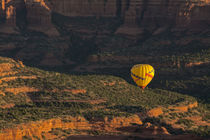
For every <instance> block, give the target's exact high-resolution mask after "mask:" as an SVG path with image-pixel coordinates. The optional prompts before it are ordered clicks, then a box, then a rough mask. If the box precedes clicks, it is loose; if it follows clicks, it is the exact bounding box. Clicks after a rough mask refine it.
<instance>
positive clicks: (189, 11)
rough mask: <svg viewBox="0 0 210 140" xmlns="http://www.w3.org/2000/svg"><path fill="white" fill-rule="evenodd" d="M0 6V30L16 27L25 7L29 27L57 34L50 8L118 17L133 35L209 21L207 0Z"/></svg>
mask: <svg viewBox="0 0 210 140" xmlns="http://www.w3.org/2000/svg"><path fill="white" fill-rule="evenodd" d="M0 6H1V7H0V17H4V18H5V23H4V24H3V25H0V27H1V29H0V31H2V30H5V31H6V32H10V30H9V29H6V28H5V26H7V27H10V28H16V26H17V22H18V20H19V19H20V17H21V16H20V17H19V16H18V14H17V13H18V11H20V10H21V9H22V10H23V9H24V8H25V9H26V11H27V15H26V17H25V18H26V21H27V23H28V28H29V29H33V30H36V31H41V32H44V33H46V34H48V35H58V32H57V30H56V29H55V28H54V27H53V24H52V23H51V16H52V12H56V13H59V14H61V15H64V16H68V17H78V16H79V17H90V16H94V17H120V18H122V19H123V20H124V24H123V25H122V27H120V28H125V29H126V30H125V31H127V30H128V29H127V28H128V27H129V28H131V32H133V31H134V30H133V28H135V31H137V33H135V35H138V34H141V33H142V29H147V30H149V31H150V32H154V34H157V33H161V32H163V31H165V30H166V29H167V28H169V27H173V30H172V31H177V30H183V29H184V30H185V29H188V30H190V31H200V30H203V29H206V28H209V24H210V1H209V0H197V1H193V0H176V1H175V0H97V1H96V0H0ZM139 26H140V27H141V28H138V27H139ZM2 27H4V28H2ZM121 30H122V31H121ZM121 30H120V32H123V31H124V29H121Z"/></svg>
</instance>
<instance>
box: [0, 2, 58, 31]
mask: <svg viewBox="0 0 210 140" xmlns="http://www.w3.org/2000/svg"><path fill="white" fill-rule="evenodd" d="M0 2H1V9H0V12H1V13H0V17H3V18H5V23H4V24H3V25H1V29H0V31H1V32H6V33H13V32H14V30H11V29H10V30H8V27H9V28H16V27H17V25H18V22H23V21H21V20H26V22H27V23H28V29H33V30H36V31H42V32H45V33H47V34H48V35H51V34H58V33H57V31H56V30H55V28H54V27H53V25H52V23H51V7H50V4H49V3H48V2H46V1H44V0H1V1H0ZM24 15H25V17H24ZM5 26H6V27H7V28H6V27H5ZM24 28H26V27H24Z"/></svg>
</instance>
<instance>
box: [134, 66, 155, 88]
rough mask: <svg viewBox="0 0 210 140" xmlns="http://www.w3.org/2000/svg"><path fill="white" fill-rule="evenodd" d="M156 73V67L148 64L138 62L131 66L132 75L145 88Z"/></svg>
mask: <svg viewBox="0 0 210 140" xmlns="http://www.w3.org/2000/svg"><path fill="white" fill-rule="evenodd" d="M154 75H155V70H154V68H153V67H152V66H151V65H148V64H137V65H134V66H133V67H132V68H131V77H132V78H133V80H134V82H135V83H136V84H137V85H138V86H140V87H141V88H142V89H143V90H144V88H145V87H146V86H147V85H148V84H149V83H150V82H151V80H152V78H153V77H154Z"/></svg>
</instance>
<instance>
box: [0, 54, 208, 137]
mask: <svg viewBox="0 0 210 140" xmlns="http://www.w3.org/2000/svg"><path fill="white" fill-rule="evenodd" d="M165 71H167V69H166V70H165ZM0 72H1V73H0V81H1V84H0V128H1V133H0V139H1V140H3V139H67V138H68V137H69V136H72V135H125V136H129V138H131V139H136V138H160V136H161V137H165V138H166V139H171V138H172V137H173V138H175V139H176V138H177V139H179V138H186V137H187V138H191V137H192V136H191V135H196V136H203V138H205V137H208V136H209V114H208V113H209V108H208V107H209V104H208V102H205V100H204V99H200V100H199V98H198V97H196V96H194V97H193V96H191V95H185V94H180V93H178V92H172V91H169V90H167V89H161V88H157V87H154V88H146V89H145V90H144V92H142V90H141V89H140V88H139V87H137V86H136V85H135V84H133V83H131V82H128V81H126V80H124V79H123V78H120V77H118V76H112V75H69V74H62V73H58V72H52V71H51V72H50V71H44V70H41V69H37V68H34V67H28V66H25V65H24V64H23V63H22V62H21V61H15V60H13V59H10V58H6V57H1V58H0ZM127 76H128V77H129V75H127ZM197 78H198V80H200V82H199V83H200V84H203V83H201V81H204V82H206V86H209V78H208V77H207V76H206V77H197ZM202 78H204V79H205V78H206V79H205V80H204V79H202ZM170 82H172V83H173V84H169V85H170V86H175V85H176V84H177V85H179V86H180V90H181V89H182V88H184V87H185V86H184V85H185V84H191V83H190V82H193V81H192V80H189V81H188V80H181V82H179V81H172V80H171V81H169V83H170ZM194 82H195V81H194ZM155 83H157V81H156V82H154V85H153V86H155ZM199 83H197V84H199ZM162 84H163V83H162ZM202 90H204V88H203V89H201V91H202ZM206 90H207V89H206ZM208 97H209V95H207V96H206V99H207V98H208ZM207 100H208V99H207ZM207 100H206V101H207ZM189 134H190V135H189ZM194 138H196V137H194Z"/></svg>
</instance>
